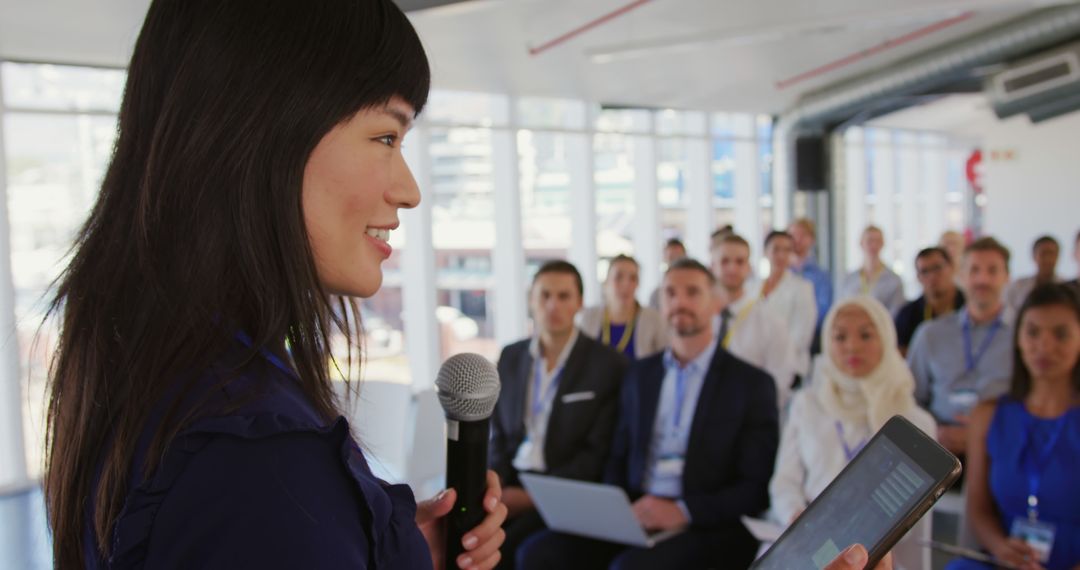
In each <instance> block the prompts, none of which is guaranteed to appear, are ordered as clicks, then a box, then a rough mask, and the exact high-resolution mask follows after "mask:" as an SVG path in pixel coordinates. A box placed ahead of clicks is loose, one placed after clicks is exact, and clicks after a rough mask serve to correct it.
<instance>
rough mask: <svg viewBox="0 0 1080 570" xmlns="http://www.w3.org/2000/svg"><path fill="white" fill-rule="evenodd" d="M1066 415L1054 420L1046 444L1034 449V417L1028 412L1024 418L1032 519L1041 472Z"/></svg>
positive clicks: (1059, 437) (1047, 461) (1037, 501)
mask: <svg viewBox="0 0 1080 570" xmlns="http://www.w3.org/2000/svg"><path fill="white" fill-rule="evenodd" d="M1068 416H1069V412H1065V413H1064V414H1062V415H1061V417H1059V418H1058V419H1056V420H1054V422H1053V424H1052V425H1053V427H1052V428H1051V431H1050V439H1049V440H1048V441H1047V442H1046V445H1044V446H1042V449H1036V445H1035V418H1033V417H1032V416H1031V415H1030V414H1029V415H1028V417H1027V418H1026V419H1027V422H1026V428H1027V434H1026V440H1027V454H1026V456H1027V457H1026V461H1025V462H1024V466H1025V468H1026V471H1027V478H1028V516H1030V517H1031V519H1032V520H1035V519H1037V518H1039V485H1040V483H1041V482H1042V474H1043V471H1044V470H1045V469H1046V466H1047V464H1049V463H1050V459H1051V458H1052V456H1053V453H1054V447H1055V446H1057V442H1058V439H1061V433H1062V432H1063V431H1065V423H1066V420H1067V419H1068Z"/></svg>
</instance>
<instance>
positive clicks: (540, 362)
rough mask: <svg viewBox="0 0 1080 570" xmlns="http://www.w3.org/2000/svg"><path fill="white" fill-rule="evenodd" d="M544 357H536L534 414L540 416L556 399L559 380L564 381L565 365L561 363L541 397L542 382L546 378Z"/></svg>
mask: <svg viewBox="0 0 1080 570" xmlns="http://www.w3.org/2000/svg"><path fill="white" fill-rule="evenodd" d="M543 366H544V357H543V356H541V357H540V358H537V359H536V374H535V375H534V376H533V394H532V407H531V410H532V415H533V417H534V418H535V417H538V416H539V415H540V414H541V413H543V412H544V410H545V409H546V408H548V407H549V406H550V405H551V402H552V401H553V400H554V399H555V393H556V392H558V391H559V382H561V381H562V373H563V369H564V368H565V365H560V366H558V367H557V368H555V370H554V374H553V376H552V378H551V383H550V384H548V389H547V392H546V393H545V394H544V395H543V397H541V394H540V384H541V383H542V382H543V380H544V368H543Z"/></svg>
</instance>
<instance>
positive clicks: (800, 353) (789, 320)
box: [749, 231, 817, 378]
mask: <svg viewBox="0 0 1080 570" xmlns="http://www.w3.org/2000/svg"><path fill="white" fill-rule="evenodd" d="M793 248H794V240H792V239H791V235H790V234H788V233H787V232H781V231H773V232H769V235H768V236H766V237H765V255H766V256H767V257H768V258H769V276H768V277H767V278H765V280H764V281H763V282H761V283H760V284H759V286H758V288H757V289H755V290H754V291H750V292H749V295H750V296H751V297H755V298H756V297H760V298H761V301H759V303H761V305H762V306H763V307H765V308H766V309H767V310H768V311H769V312H770V313H771V314H772V315H773V316H774V317H776V318H777V319H779V320H780V322H782V323H784V324H785V325H786V326H787V328H788V332H789V339H790V341H791V347H792V350H793V351H794V354H795V361H794V363H793V365H792V367H793V368H794V371H795V374H798V375H799V376H802V377H804V378H805V377H806V376H807V374H809V373H810V344H811V343H812V342H813V341H814V326H815V324H816V323H817V303H816V302H815V301H814V286H813V285H811V284H810V282H809V281H807V280H805V279H803V278H802V277H799V276H798V275H795V274H794V273H792V272H790V271H788V265H789V264H790V263H791V253H792V251H793Z"/></svg>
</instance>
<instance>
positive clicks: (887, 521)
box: [755, 437, 934, 570]
mask: <svg viewBox="0 0 1080 570" xmlns="http://www.w3.org/2000/svg"><path fill="white" fill-rule="evenodd" d="M933 484H934V479H933V478H932V477H931V476H930V474H929V473H927V472H926V471H924V470H923V469H922V468H921V467H919V465H918V464H917V463H916V462H915V461H914V460H913V459H911V458H910V457H908V456H907V455H906V454H905V453H904V452H903V451H901V450H900V448H898V447H897V446H896V445H895V444H894V443H893V442H891V441H889V439H888V438H887V437H875V438H874V439H873V440H872V441H871V442H870V444H869V445H867V447H866V448H865V449H864V450H863V451H862V453H860V454H859V456H858V457H857V458H856V459H855V463H853V464H852V465H851V466H850V468H848V469H847V470H845V471H843V472H842V473H841V474H840V476H839V477H838V478H837V480H836V481H835V482H834V483H833V484H832V485H830V486H829V488H828V489H826V490H825V492H824V493H823V494H822V496H821V497H819V498H818V499H817V500H816V501H815V502H814V503H813V505H812V508H810V509H807V511H806V512H805V513H804V514H803V515H802V516H801V517H799V519H798V520H797V521H796V522H795V524H794V526H793V527H792V528H791V529H789V531H788V532H787V533H785V535H784V536H782V537H781V538H780V540H779V541H778V542H777V543H776V544H774V545H773V547H772V548H771V549H769V551H768V552H767V553H766V554H765V556H764V557H763V558H762V559H761V560H760V561H759V562H758V564H757V565H756V566H755V567H756V568H762V569H768V568H777V569H781V568H782V569H785V570H786V569H796V568H815V569H819V570H820V569H821V568H824V567H825V565H826V564H828V563H829V562H831V561H832V560H833V559H834V558H836V556H837V555H838V554H840V552H841V551H843V550H844V549H845V548H847V547H848V546H850V545H852V544H855V543H859V544H863V545H866V546H867V547H868V548H869V547H870V545H873V544H877V543H879V542H880V541H881V540H882V539H883V538H885V536H886V535H887V534H888V533H889V531H890V530H891V529H892V528H893V527H894V526H895V525H897V524H898V523H900V522H901V521H902V520H903V519H904V518H905V515H906V514H907V513H908V512H909V511H910V510H911V509H912V508H913V507H915V506H916V505H917V504H918V503H919V502H920V500H921V499H923V498H924V497H925V496H926V493H927V492H929V491H930V488H931V486H932V485H933Z"/></svg>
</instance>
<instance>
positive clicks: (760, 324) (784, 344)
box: [710, 234, 795, 411]
mask: <svg viewBox="0 0 1080 570" xmlns="http://www.w3.org/2000/svg"><path fill="white" fill-rule="evenodd" d="M710 257H711V258H712V262H711V263H712V266H711V269H712V272H713V275H714V276H715V277H716V280H717V283H718V285H719V287H718V289H719V294H720V303H721V309H720V314H719V315H717V316H716V318H715V319H713V320H714V325H713V330H714V331H715V332H716V338H718V339H720V346H722V347H724V348H725V349H727V350H728V351H729V352H731V353H732V354H734V355H735V356H738V357H739V358H741V359H743V360H745V361H746V362H749V363H750V364H753V365H754V366H757V367H758V368H760V369H762V370H764V371H766V372H768V373H769V375H770V376H772V378H773V380H774V381H775V382H776V395H777V398H778V400H777V403H778V405H779V407H780V410H781V411H783V410H784V409H785V408H786V407H787V400H788V396H789V395H790V394H791V382H792V380H793V379H794V376H795V373H794V369H793V362H794V358H795V351H794V349H793V348H792V347H791V341H790V339H789V338H788V333H787V328H786V327H785V326H784V323H782V322H781V321H780V320H779V319H777V318H776V317H775V316H773V315H772V314H771V313H770V312H769V311H768V310H767V309H765V308H764V307H763V306H762V304H761V303H759V302H758V301H759V298H758V297H751V296H750V295H747V294H746V280H747V278H749V277H750V275H751V274H752V273H753V270H752V269H751V267H750V244H749V243H747V241H746V240H745V239H743V238H742V237H741V236H738V235H735V234H727V235H726V236H724V237H723V238H722V239H721V240H720V242H719V243H718V244H715V245H714V246H713V248H712V252H711V255H710Z"/></svg>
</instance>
